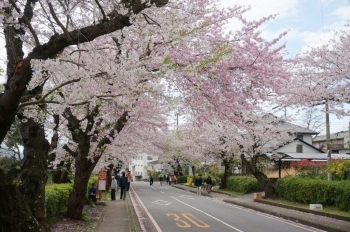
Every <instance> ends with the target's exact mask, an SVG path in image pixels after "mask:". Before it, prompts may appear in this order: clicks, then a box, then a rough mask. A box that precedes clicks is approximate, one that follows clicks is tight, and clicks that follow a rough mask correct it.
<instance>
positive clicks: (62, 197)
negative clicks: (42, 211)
mask: <svg viewBox="0 0 350 232" xmlns="http://www.w3.org/2000/svg"><path fill="white" fill-rule="evenodd" d="M72 188H73V184H71V183H69V184H51V185H47V186H46V187H45V202H46V216H47V220H48V221H49V222H51V221H52V220H53V219H54V217H55V216H57V215H58V214H60V213H65V212H66V211H67V206H68V200H69V194H70V192H71V190H72Z"/></svg>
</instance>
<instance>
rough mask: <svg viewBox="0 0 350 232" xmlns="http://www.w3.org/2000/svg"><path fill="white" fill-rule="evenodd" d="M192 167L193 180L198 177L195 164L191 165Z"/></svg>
mask: <svg viewBox="0 0 350 232" xmlns="http://www.w3.org/2000/svg"><path fill="white" fill-rule="evenodd" d="M191 169H192V175H193V181H194V180H195V179H196V167H195V166H191Z"/></svg>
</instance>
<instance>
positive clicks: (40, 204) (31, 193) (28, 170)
mask: <svg viewBox="0 0 350 232" xmlns="http://www.w3.org/2000/svg"><path fill="white" fill-rule="evenodd" d="M21 135H22V139H23V145H24V150H23V153H24V158H23V160H22V165H21V177H20V185H19V187H18V189H19V191H20V193H21V194H22V197H23V199H24V201H25V202H27V204H28V207H29V209H30V210H31V211H32V213H33V216H34V217H35V218H36V219H37V220H38V222H39V223H40V224H42V225H43V226H47V222H46V205H45V185H46V181H47V155H48V152H49V149H50V144H49V142H48V141H47V140H46V139H45V131H44V129H43V128H42V126H40V125H38V124H37V123H36V122H35V121H34V120H33V119H28V121H27V122H25V123H24V122H22V124H21Z"/></svg>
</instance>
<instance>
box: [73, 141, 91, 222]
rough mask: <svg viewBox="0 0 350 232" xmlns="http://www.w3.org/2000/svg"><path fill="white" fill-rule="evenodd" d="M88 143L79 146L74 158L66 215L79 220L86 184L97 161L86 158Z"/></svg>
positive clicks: (84, 201)
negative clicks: (82, 146) (71, 184)
mask: <svg viewBox="0 0 350 232" xmlns="http://www.w3.org/2000/svg"><path fill="white" fill-rule="evenodd" d="M89 149H90V145H88V146H86V147H84V148H79V150H80V152H79V154H78V156H77V157H76V159H75V175H74V184H73V189H72V192H71V194H70V197H69V203H68V211H67V216H68V217H69V218H72V219H76V220H80V219H81V217H82V213H83V208H84V204H85V203H86V194H87V185H88V182H89V178H90V175H91V173H92V171H93V170H94V168H95V166H96V164H97V161H96V162H94V163H92V162H91V161H90V160H89V159H87V157H88V154H89Z"/></svg>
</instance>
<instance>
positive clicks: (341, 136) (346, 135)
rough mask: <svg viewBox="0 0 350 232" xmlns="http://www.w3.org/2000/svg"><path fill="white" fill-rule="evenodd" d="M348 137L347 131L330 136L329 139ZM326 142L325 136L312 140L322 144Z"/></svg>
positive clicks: (349, 134)
mask: <svg viewBox="0 0 350 232" xmlns="http://www.w3.org/2000/svg"><path fill="white" fill-rule="evenodd" d="M349 136H350V133H349V131H339V132H337V133H332V134H330V139H342V138H349ZM326 140H327V137H326V135H318V136H317V137H316V138H314V139H313V142H322V141H326Z"/></svg>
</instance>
